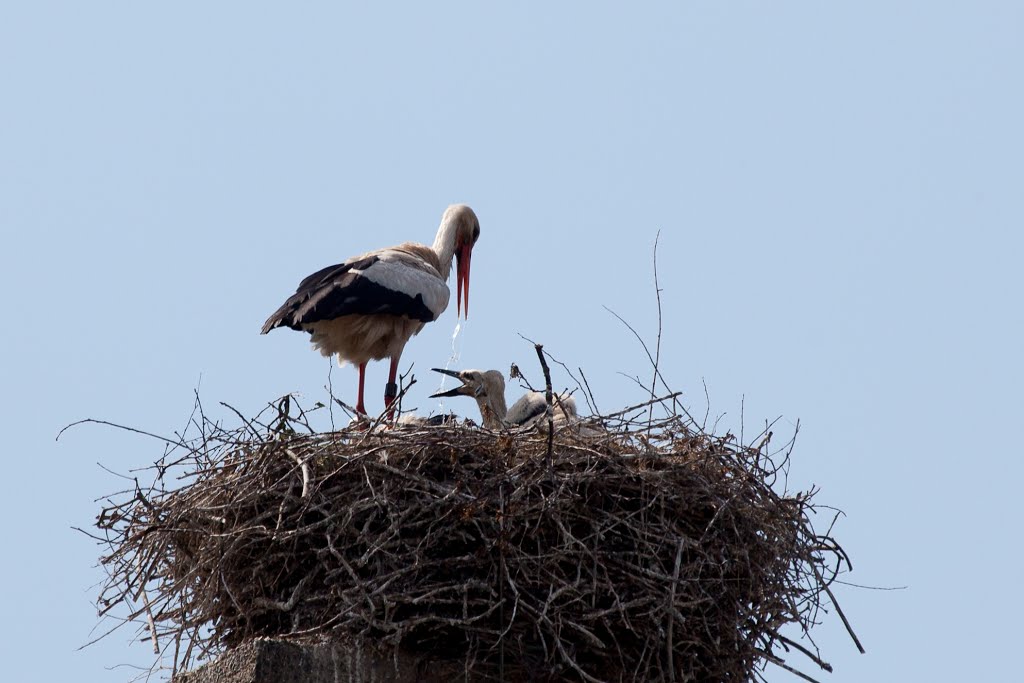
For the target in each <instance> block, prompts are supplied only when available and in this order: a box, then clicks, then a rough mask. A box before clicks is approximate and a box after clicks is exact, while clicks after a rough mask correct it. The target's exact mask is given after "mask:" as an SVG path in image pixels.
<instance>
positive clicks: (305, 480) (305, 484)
mask: <svg viewBox="0 0 1024 683" xmlns="http://www.w3.org/2000/svg"><path fill="white" fill-rule="evenodd" d="M284 452H285V453H287V454H288V455H289V456H290V457H291V459H292V460H294V461H295V462H296V464H298V466H299V467H300V468H301V469H302V497H303V498H305V497H306V496H308V495H309V465H308V464H307V463H306V461H305V460H303V459H302V458H300V457H299V456H297V455H295V453H293V452H292V449H290V448H285V449H284Z"/></svg>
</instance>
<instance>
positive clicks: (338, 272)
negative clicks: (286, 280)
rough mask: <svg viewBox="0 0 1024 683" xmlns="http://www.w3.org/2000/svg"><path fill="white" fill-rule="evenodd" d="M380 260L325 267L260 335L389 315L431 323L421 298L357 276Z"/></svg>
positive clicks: (308, 279)
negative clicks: (357, 317)
mask: <svg viewBox="0 0 1024 683" xmlns="http://www.w3.org/2000/svg"><path fill="white" fill-rule="evenodd" d="M379 260H380V257H378V256H368V257H366V258H363V259H359V260H356V261H346V262H345V263H340V264H337V265H334V266H328V267H326V268H323V269H321V270H318V271H317V272H315V273H313V274H312V275H309V276H307V277H306V278H304V279H303V280H302V282H300V283H299V287H298V289H297V290H296V291H295V294H293V295H291V296H290V297H289V298H288V300H287V301H285V302H284V304H283V305H282V306H281V307H280V308H279V309H277V310H276V311H275V312H274V314H273V315H271V316H270V317H269V318H268V319H267V322H266V323H264V325H263V330H262V331H261V333H262V334H266V333H267V332H269V331H270V330H272V329H274V328H276V327H290V328H292V329H293V330H301V329H303V325H307V324H309V323H315V322H320V321H324V320H334V319H335V318H340V317H342V316H346V315H371V314H388V315H401V316H406V317H409V318H412V319H413V320H421V321H423V322H430V321H432V320H434V318H435V317H436V315H435V314H434V312H433V311H431V310H430V309H429V308H428V307H427V305H426V304H425V303H424V301H423V297H422V296H421V295H420V294H416V295H415V296H411V295H409V294H407V293H405V292H401V291H397V290H394V289H389V288H387V287H385V286H383V285H381V284H378V283H376V282H374V281H373V280H371V279H370V278H368V277H363V276H361V275H360V272H365V271H366V270H368V269H369V268H370V267H371V266H373V264H375V263H377V262H378V261H379ZM353 271H357V272H353Z"/></svg>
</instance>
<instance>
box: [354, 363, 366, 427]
mask: <svg viewBox="0 0 1024 683" xmlns="http://www.w3.org/2000/svg"><path fill="white" fill-rule="evenodd" d="M365 383H366V363H360V364H359V400H358V401H356V412H357V413H359V414H360V415H366V406H365V405H363V385H364V384H365Z"/></svg>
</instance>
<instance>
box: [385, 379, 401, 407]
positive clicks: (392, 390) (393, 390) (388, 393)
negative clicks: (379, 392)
mask: <svg viewBox="0 0 1024 683" xmlns="http://www.w3.org/2000/svg"><path fill="white" fill-rule="evenodd" d="M397 397H398V385H397V384H395V383H394V382H388V383H387V385H385V386H384V402H385V403H389V404H390V403H391V402H392V401H394V400H395V399H396V398H397Z"/></svg>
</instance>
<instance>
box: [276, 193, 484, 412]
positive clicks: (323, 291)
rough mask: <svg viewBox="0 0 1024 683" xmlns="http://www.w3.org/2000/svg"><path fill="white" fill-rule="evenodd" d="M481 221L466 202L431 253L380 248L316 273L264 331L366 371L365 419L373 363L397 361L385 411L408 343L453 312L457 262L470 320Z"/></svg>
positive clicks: (411, 246) (461, 300)
mask: <svg viewBox="0 0 1024 683" xmlns="http://www.w3.org/2000/svg"><path fill="white" fill-rule="evenodd" d="M479 236H480V222H479V220H478V219H477V217H476V214H475V213H473V210H472V209H470V208H469V207H468V206H466V205H464V204H456V205H453V206H449V207H448V209H447V210H446V211H445V212H444V216H442V218H441V226H440V227H439V228H438V231H437V237H436V238H435V239H434V245H433V246H432V247H428V246H425V245H423V244H416V243H413V242H406V243H404V244H400V245H398V246H394V247H387V248H385V249H378V250H376V251H371V252H368V253H366V254H362V255H360V256H356V257H355V258H351V259H349V260H347V261H345V262H344V263H340V264H337V265H334V266H329V267H327V268H324V269H322V270H319V271H317V272H316V273H313V274H312V275H310V276H308V277H306V278H305V279H304V280H303V281H302V282H301V283H299V286H298V289H297V290H296V291H295V294H293V295H292V296H291V297H289V299H288V300H287V301H285V303H284V304H283V305H282V306H281V307H280V308H279V309H278V310H277V311H275V312H274V314H273V315H271V316H270V318H268V319H267V322H266V323H265V324H264V325H263V330H262V333H263V334H266V333H267V332H269V331H270V330H272V329H274V328H277V327H290V328H292V329H294V330H303V331H306V332H309V333H310V335H311V341H312V343H313V346H314V347H315V348H316V349H317V350H319V351H320V353H322V354H323V355H325V356H333V355H336V356H337V357H338V361H339V363H342V364H344V363H345V362H350V363H353V364H355V365H357V366H358V367H359V398H358V402H357V404H356V409H357V410H358V411H359V412H360V413H363V414H365V413H366V409H365V406H364V404H363V385H364V381H365V372H366V363H367V362H369V361H371V360H381V359H383V358H390V359H391V368H390V374H389V376H388V384H387V387H386V389H385V392H384V401H385V405H386V406H387V407H388V408H389V409H390V408H391V403H392V401H393V400H394V398H395V395H396V394H397V386H396V385H395V378H396V375H397V371H398V363H399V360H400V359H401V356H402V351H403V349H404V348H405V345H406V343H407V342H408V341H409V339H410V338H412V337H413V336H414V335H416V334H418V333H419V331H420V330H421V329H423V326H424V325H425V324H426V323H428V322H432V321H434V320H436V319H437V318H438V317H439V316H440V315H441V313H443V312H444V310H445V308H447V307H448V301H449V298H450V296H451V295H450V292H449V290H448V285H447V280H448V276H449V275H450V274H451V268H452V259H453V258H454V259H457V260H458V273H457V276H456V280H457V285H458V287H457V294H456V298H457V301H458V308H459V312H460V313H461V311H462V309H463V308H465V314H466V315H467V316H468V315H469V272H470V256H471V254H472V249H473V245H474V244H475V243H476V240H477V239H478V238H479Z"/></svg>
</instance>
